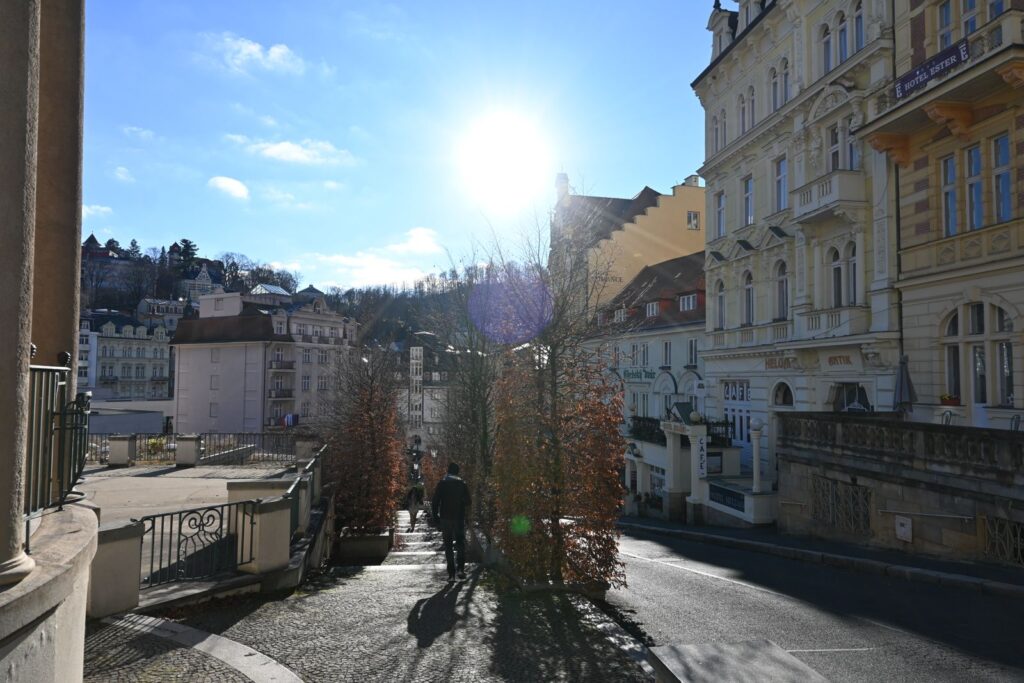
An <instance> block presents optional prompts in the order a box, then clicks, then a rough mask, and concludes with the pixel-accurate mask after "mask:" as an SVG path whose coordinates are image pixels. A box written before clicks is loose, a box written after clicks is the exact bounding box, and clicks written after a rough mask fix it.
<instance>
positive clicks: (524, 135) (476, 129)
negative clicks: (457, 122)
mask: <svg viewBox="0 0 1024 683" xmlns="http://www.w3.org/2000/svg"><path fill="white" fill-rule="evenodd" d="M456 164H457V166H458V170H459V174H460V176H461V182H462V185H463V187H464V188H465V190H466V192H467V193H469V195H470V196H471V197H472V199H473V201H474V202H475V203H476V204H477V205H479V206H480V207H481V208H482V209H483V210H484V211H486V212H488V213H493V214H497V215H508V214H512V213H515V212H517V211H521V210H523V209H525V208H527V207H528V206H530V205H532V204H533V203H534V202H536V201H537V200H539V199H541V198H542V197H543V196H544V193H545V192H549V191H550V190H551V184H552V182H553V181H552V178H553V177H554V176H553V175H552V174H553V171H552V167H551V152H550V148H549V146H548V143H547V141H546V140H545V139H544V136H543V134H542V132H541V130H540V128H539V127H538V126H537V124H536V123H535V122H534V121H532V120H531V119H530V118H528V117H526V116H523V115H521V114H518V113H515V112H509V111H501V112H492V113H490V114H487V115H486V116H482V117H480V118H478V119H476V120H475V121H474V122H473V123H472V124H471V125H470V126H469V128H468V129H467V130H466V132H465V134H464V135H463V136H462V139H461V140H460V141H459V145H458V149H457V150H456Z"/></svg>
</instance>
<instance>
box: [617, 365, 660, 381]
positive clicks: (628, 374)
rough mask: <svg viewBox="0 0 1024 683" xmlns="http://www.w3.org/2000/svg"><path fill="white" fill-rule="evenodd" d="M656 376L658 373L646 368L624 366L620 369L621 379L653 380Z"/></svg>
mask: <svg viewBox="0 0 1024 683" xmlns="http://www.w3.org/2000/svg"><path fill="white" fill-rule="evenodd" d="M657 376H658V373H656V372H654V371H653V370H648V369H647V368H626V369H625V370H623V371H622V379H624V380H627V381H633V382H643V381H647V380H653V379H654V378H655V377H657Z"/></svg>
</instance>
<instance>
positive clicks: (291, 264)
mask: <svg viewBox="0 0 1024 683" xmlns="http://www.w3.org/2000/svg"><path fill="white" fill-rule="evenodd" d="M270 267H271V268H273V269H274V270H292V271H295V270H298V269H299V268H300V267H301V264H300V263H299V262H298V261H287V262H285V261H271V262H270Z"/></svg>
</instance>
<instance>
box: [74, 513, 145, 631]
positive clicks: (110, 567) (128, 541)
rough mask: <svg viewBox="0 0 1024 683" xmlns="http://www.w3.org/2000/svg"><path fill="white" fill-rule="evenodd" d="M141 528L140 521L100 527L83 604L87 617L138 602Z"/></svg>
mask: <svg viewBox="0 0 1024 683" xmlns="http://www.w3.org/2000/svg"><path fill="white" fill-rule="evenodd" d="M142 532H143V524H142V522H140V521H131V522H122V523H120V524H111V525H109V526H105V527H100V530H99V536H98V539H97V544H96V555H94V556H93V558H92V568H91V570H90V579H89V601H88V607H87V608H86V611H87V613H88V615H89V616H90V617H91V618H93V619H99V618H101V617H106V616H109V615H111V614H118V613H119V612H127V611H129V610H132V609H135V608H136V607H138V606H139V558H140V557H141V555H142Z"/></svg>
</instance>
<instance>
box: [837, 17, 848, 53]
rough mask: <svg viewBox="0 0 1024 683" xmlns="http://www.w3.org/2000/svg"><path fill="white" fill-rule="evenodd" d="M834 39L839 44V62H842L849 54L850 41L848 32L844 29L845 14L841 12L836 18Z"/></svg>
mask: <svg viewBox="0 0 1024 683" xmlns="http://www.w3.org/2000/svg"><path fill="white" fill-rule="evenodd" d="M836 27H837V28H836V40H837V41H838V42H839V45H837V46H836V47H838V48H839V63H840V64H842V63H843V62H845V61H846V58H847V57H849V56H850V51H849V50H850V43H849V32H848V31H847V30H846V15H845V14H843V13H842V12H840V13H839V17H838V18H837V19H836Z"/></svg>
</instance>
